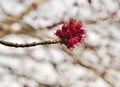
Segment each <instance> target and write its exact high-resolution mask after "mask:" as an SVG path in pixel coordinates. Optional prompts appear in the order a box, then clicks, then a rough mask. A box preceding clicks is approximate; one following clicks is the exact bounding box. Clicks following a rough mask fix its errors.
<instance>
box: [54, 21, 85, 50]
mask: <svg viewBox="0 0 120 87" xmlns="http://www.w3.org/2000/svg"><path fill="white" fill-rule="evenodd" d="M55 35H56V36H58V37H59V38H60V39H61V44H64V45H66V46H67V48H68V49H73V48H75V46H76V45H78V44H81V43H82V42H83V40H84V38H85V36H86V30H84V28H83V25H82V23H81V22H78V23H76V20H73V19H70V22H69V23H68V24H64V25H63V26H62V29H58V30H57V31H56V33H55Z"/></svg>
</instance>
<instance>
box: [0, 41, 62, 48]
mask: <svg viewBox="0 0 120 87" xmlns="http://www.w3.org/2000/svg"><path fill="white" fill-rule="evenodd" d="M56 43H60V40H59V39H57V40H47V41H41V42H32V43H23V44H19V43H12V42H8V41H4V40H0V44H2V45H5V46H9V47H32V46H37V45H47V44H56Z"/></svg>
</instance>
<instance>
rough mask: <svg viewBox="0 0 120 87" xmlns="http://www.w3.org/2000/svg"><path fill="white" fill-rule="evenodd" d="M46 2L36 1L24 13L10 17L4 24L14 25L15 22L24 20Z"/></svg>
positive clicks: (42, 0)
mask: <svg viewBox="0 0 120 87" xmlns="http://www.w3.org/2000/svg"><path fill="white" fill-rule="evenodd" d="M43 2H44V0H36V2H35V3H32V4H31V5H30V6H28V7H27V8H26V9H25V10H24V11H23V12H22V13H20V14H19V15H16V16H9V15H8V18H7V19H6V20H5V21H4V23H8V24H12V23H14V22H18V21H19V20H20V19H22V18H23V17H24V16H25V15H26V14H28V13H29V12H30V11H32V10H34V9H36V7H37V6H38V5H39V4H41V3H43Z"/></svg>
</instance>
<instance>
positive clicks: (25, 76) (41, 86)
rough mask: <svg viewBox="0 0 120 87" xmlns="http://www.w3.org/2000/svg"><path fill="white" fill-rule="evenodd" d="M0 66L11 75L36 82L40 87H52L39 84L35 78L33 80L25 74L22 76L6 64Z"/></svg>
mask: <svg viewBox="0 0 120 87" xmlns="http://www.w3.org/2000/svg"><path fill="white" fill-rule="evenodd" d="M0 66H1V67H2V68H4V69H7V70H8V72H9V73H10V74H13V75H15V76H17V77H23V78H25V79H28V80H30V79H31V80H34V81H35V82H36V83H37V84H38V85H39V87H52V86H51V85H48V84H46V83H41V82H39V81H38V80H36V79H35V78H33V77H31V76H28V75H25V74H20V73H18V72H16V71H15V70H14V69H12V68H11V67H10V66H7V65H4V64H0Z"/></svg>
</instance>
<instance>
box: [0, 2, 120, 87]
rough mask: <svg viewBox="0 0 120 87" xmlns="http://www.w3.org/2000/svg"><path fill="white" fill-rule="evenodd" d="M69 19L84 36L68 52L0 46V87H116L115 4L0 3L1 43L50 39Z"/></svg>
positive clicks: (118, 42)
mask: <svg viewBox="0 0 120 87" xmlns="http://www.w3.org/2000/svg"><path fill="white" fill-rule="evenodd" d="M32 3H33V4H32ZM36 3H38V4H36ZM31 4H32V5H31ZM35 5H37V8H32V6H33V7H34V6H35ZM28 8H32V9H31V10H29V11H28V12H27V13H26V14H23V16H21V17H19V14H21V13H22V12H24V11H25V10H26V9H28ZM70 18H74V19H76V20H77V21H82V22H83V24H84V28H85V29H86V30H87V37H86V39H85V42H84V43H83V44H82V45H81V46H79V47H76V49H74V51H73V52H70V51H68V50H67V49H66V47H64V46H62V45H60V44H55V45H47V46H36V47H30V48H11V47H7V46H4V45H1V44H0V87H120V0H0V39H3V40H5V41H11V42H15V43H27V42H33V41H39V40H46V39H54V38H56V36H55V35H54V33H55V31H56V29H58V28H60V26H61V24H60V22H61V20H64V21H68V20H69V19H70ZM56 23H58V25H57V26H55V27H53V28H52V29H48V27H49V26H51V25H54V24H56Z"/></svg>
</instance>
